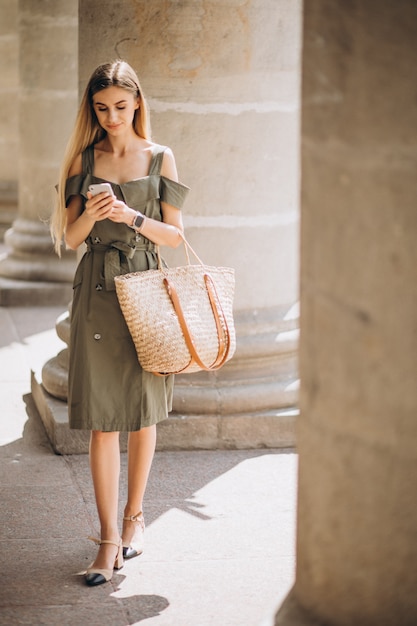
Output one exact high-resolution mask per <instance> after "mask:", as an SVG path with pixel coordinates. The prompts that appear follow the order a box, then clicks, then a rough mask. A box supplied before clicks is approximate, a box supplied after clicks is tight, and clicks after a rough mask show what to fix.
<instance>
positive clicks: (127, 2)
mask: <svg viewBox="0 0 417 626" xmlns="http://www.w3.org/2000/svg"><path fill="white" fill-rule="evenodd" d="M110 24H111V27H110V26H109V25H110ZM300 24H301V3H300V2H298V0H297V1H289V0H266V1H265V0H262V1H261V0H255V1H253V2H251V3H245V2H240V1H236V0H230V1H227V2H205V1H203V0H198V1H195V2H181V3H180V2H163V1H159V0H157V1H154V2H146V1H145V0H142V1H133V0H116V1H115V0H88V1H87V0H81V2H80V59H81V60H82V63H81V62H80V82H81V85H82V86H84V85H85V83H86V81H87V79H88V76H89V74H90V73H91V71H92V70H93V68H94V67H95V66H96V65H97V64H99V63H100V62H102V61H103V60H105V59H112V58H114V57H117V56H120V57H122V58H124V59H126V60H127V61H128V62H130V63H131V64H132V65H133V66H134V67H135V68H136V69H137V71H138V74H139V77H140V80H141V83H142V87H143V89H144V91H145V95H146V96H147V98H148V101H149V105H150V110H151V122H152V127H153V136H154V140H155V141H157V142H159V143H165V144H167V145H169V146H171V147H172V148H173V150H174V153H175V156H176V159H177V165H178V169H179V172H180V177H181V179H182V180H183V182H185V183H186V184H189V185H190V186H191V188H192V191H191V193H190V195H189V198H188V200H187V204H186V207H185V210H184V220H185V227H186V233H187V236H188V238H189V240H190V242H191V244H192V245H193V246H195V248H196V250H197V251H198V253H199V255H200V256H201V257H202V259H203V260H204V261H205V262H206V263H207V264H216V265H229V266H233V267H235V269H236V300H235V312H236V326H237V335H238V347H237V352H236V356H235V357H234V359H232V361H231V362H230V364H228V365H226V367H225V368H224V369H222V370H221V371H220V372H219V373H217V374H213V373H211V374H206V373H201V374H198V375H195V376H192V377H190V376H182V377H181V376H178V377H177V385H176V395H175V407H174V408H175V411H176V413H177V414H178V415H179V416H181V415H187V416H188V417H189V418H190V417H192V416H195V417H196V416H199V420H200V421H199V427H200V429H202V430H205V435H206V439H205V442H204V444H202V445H205V444H207V443H208V441H209V440H210V439H212V437H213V436H214V437H215V438H216V441H217V442H219V441H220V440H221V441H222V442H223V444H224V445H228V444H229V443H230V445H234V444H235V443H236V441H237V440H239V442H240V443H239V445H255V446H257V445H259V446H262V445H277V444H278V442H279V441H281V443H282V442H285V443H286V445H289V444H290V443H293V442H294V438H293V436H292V423H293V421H292V420H293V416H289V415H288V411H286V410H285V409H287V408H288V407H294V405H295V404H296V402H297V378H298V374H297V360H296V355H297V345H298V343H297V333H298V330H297V329H298V313H297V307H296V302H297V300H298V132H299V128H298V115H299V111H298V104H299V102H298V101H299V95H298V87H299V51H300ZM164 256H165V257H166V258H167V260H168V261H169V263H171V262H172V263H176V264H180V263H183V255H182V254H181V253H180V252H178V251H175V252H174V253H172V252H171V251H164ZM227 416H228V417H229V418H230V419H225V417H227ZM249 417H250V418H253V417H256V418H257V420H256V421H255V420H251V421H248V419H247V418H249ZM196 419H197V418H196ZM168 422H170V423H171V424H174V422H173V421H172V420H171V421H170V420H168ZM251 425H253V426H251ZM200 432H201V430H200ZM245 433H246V434H245ZM190 441H191V440H190ZM218 445H220V444H219V443H218Z"/></svg>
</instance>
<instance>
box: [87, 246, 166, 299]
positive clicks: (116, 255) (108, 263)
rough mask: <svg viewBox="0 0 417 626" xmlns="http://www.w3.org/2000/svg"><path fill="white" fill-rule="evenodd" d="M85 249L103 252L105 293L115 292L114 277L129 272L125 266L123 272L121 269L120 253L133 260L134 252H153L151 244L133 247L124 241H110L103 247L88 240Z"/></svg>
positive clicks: (153, 248)
mask: <svg viewBox="0 0 417 626" xmlns="http://www.w3.org/2000/svg"><path fill="white" fill-rule="evenodd" d="M86 243H87V249H88V250H89V251H90V252H91V251H94V250H97V251H104V272H103V273H104V283H105V288H106V291H115V289H116V287H115V284H114V278H115V276H120V274H124V273H126V271H129V268H128V266H127V264H123V265H125V272H124V271H123V267H122V260H121V258H120V256H121V255H120V252H121V253H122V255H123V256H124V257H125V258H126V259H133V257H134V256H135V253H136V250H144V251H146V252H151V251H153V250H155V244H153V243H152V242H148V243H143V244H138V243H135V244H133V245H131V244H129V243H126V242H125V241H112V242H111V243H110V244H108V245H105V244H102V243H95V242H94V240H93V241H92V240H91V239H89V240H88V241H87V242H86Z"/></svg>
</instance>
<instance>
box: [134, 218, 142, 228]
mask: <svg viewBox="0 0 417 626" xmlns="http://www.w3.org/2000/svg"><path fill="white" fill-rule="evenodd" d="M143 220H144V217H143V215H137V217H136V219H135V226H136V228H140V227H141V225H142V222H143Z"/></svg>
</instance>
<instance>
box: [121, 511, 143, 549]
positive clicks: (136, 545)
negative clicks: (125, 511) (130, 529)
mask: <svg viewBox="0 0 417 626" xmlns="http://www.w3.org/2000/svg"><path fill="white" fill-rule="evenodd" d="M123 521H124V522H135V533H134V535H133V537H132V540H131V541H130V542H129V543H127V542H123V558H125V559H133V557H135V556H139V555H140V554H142V552H143V547H144V532H145V520H144V518H143V513H142V511H140V512H139V513H136V515H129V516H127V517H126V516H125V517H124V518H123Z"/></svg>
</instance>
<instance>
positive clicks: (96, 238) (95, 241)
mask: <svg viewBox="0 0 417 626" xmlns="http://www.w3.org/2000/svg"><path fill="white" fill-rule="evenodd" d="M93 241H94V243H100V242H101V239H100V237H94V239H93Z"/></svg>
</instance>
